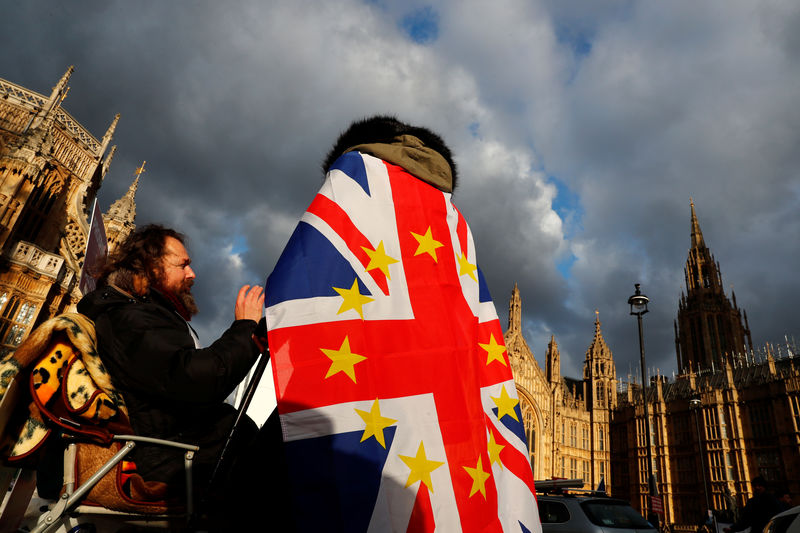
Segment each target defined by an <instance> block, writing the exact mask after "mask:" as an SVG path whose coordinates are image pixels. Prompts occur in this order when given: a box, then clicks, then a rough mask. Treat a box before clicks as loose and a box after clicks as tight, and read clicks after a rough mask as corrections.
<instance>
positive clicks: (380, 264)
mask: <svg viewBox="0 0 800 533" xmlns="http://www.w3.org/2000/svg"><path fill="white" fill-rule="evenodd" d="M361 249H362V250H364V251H365V252H366V253H367V255H368V256H369V264H368V265H367V272H369V271H370V270H374V269H376V268H378V269H380V271H381V272H383V275H384V276H386V279H392V278H391V277H390V276H389V265H391V264H394V263H398V262H399V261H398V260H397V259H395V258H394V257H390V256H388V255H386V251H385V250H384V249H383V241H381V242H379V243H378V247H377V248H375V249H374V250H370V249H369V248H367V247H366V246H362V247H361Z"/></svg>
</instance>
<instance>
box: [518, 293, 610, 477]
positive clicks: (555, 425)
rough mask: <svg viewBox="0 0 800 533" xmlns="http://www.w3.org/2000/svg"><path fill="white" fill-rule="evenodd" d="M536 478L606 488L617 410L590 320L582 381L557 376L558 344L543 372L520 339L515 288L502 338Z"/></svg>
mask: <svg viewBox="0 0 800 533" xmlns="http://www.w3.org/2000/svg"><path fill="white" fill-rule="evenodd" d="M505 342H506V348H507V349H508V354H509V359H510V361H511V367H512V369H513V372H514V379H515V381H516V384H517V392H518V393H519V398H520V409H521V412H522V417H523V421H524V424H525V430H526V433H527V436H528V450H529V454H530V461H531V466H532V468H533V474H534V477H535V478H536V479H550V478H553V477H562V478H570V479H576V478H582V479H583V480H584V482H585V484H586V485H588V486H589V487H597V485H598V484H599V483H600V480H602V479H605V483H606V485H607V484H608V483H609V481H608V477H609V465H610V460H611V456H610V447H609V422H610V415H611V412H612V411H613V410H614V409H615V408H616V405H617V394H616V390H617V378H616V370H615V367H614V360H613V358H612V354H611V350H610V349H609V348H608V345H607V344H606V341H605V340H604V339H603V334H602V332H601V330H600V319H599V315H598V318H596V320H595V331H594V339H593V340H592V343H591V345H590V346H589V348H588V350H586V360H585V361H584V363H583V379H582V380H576V379H570V378H564V377H562V376H561V359H560V355H559V352H558V345H557V344H556V341H555V339H554V338H551V339H550V343H549V345H548V347H547V353H546V354H545V369H544V370H542V369H541V367H539V364H538V363H537V362H536V359H534V357H533V352H531V349H530V348H529V347H528V343H527V342H526V341H525V339H524V338H523V336H522V301H521V298H520V293H519V288H518V287H517V286H516V285H515V286H514V290H513V292H512V294H511V303H510V305H509V312H508V330H507V331H506V334H505Z"/></svg>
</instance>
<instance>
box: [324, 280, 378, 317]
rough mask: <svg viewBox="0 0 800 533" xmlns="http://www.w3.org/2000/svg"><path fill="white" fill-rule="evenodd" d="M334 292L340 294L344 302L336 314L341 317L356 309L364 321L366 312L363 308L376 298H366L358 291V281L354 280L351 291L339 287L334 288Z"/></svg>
mask: <svg viewBox="0 0 800 533" xmlns="http://www.w3.org/2000/svg"><path fill="white" fill-rule="evenodd" d="M333 290H335V291H336V292H338V293H339V296H341V297H342V299H343V300H344V301H343V302H342V305H341V307H339V311H337V312H336V314H337V315H341V314H342V313H344V312H345V311H349V310H350V309H355V310H356V312H357V313H358V315H359V316H360V317H361V320H364V311H363V309H362V307H363V306H364V304H367V303H369V302H372V301H374V298H370V297H369V296H365V295H363V294H361V293H360V292H359V291H358V279H354V280H353V286H352V287H350V288H349V289H340V288H339V287H334V288H333Z"/></svg>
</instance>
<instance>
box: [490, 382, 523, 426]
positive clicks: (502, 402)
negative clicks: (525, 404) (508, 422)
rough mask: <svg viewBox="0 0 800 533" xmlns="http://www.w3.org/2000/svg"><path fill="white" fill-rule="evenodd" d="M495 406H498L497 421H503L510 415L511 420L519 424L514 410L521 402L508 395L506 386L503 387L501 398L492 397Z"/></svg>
mask: <svg viewBox="0 0 800 533" xmlns="http://www.w3.org/2000/svg"><path fill="white" fill-rule="evenodd" d="M490 398H491V399H492V401H493V402H494V404H495V405H496V406H497V419H498V420H502V418H503V417H504V416H505V415H509V416H510V417H511V418H513V419H514V420H516V421H517V422H519V418H517V413H516V412H515V411H514V408H515V407H516V406H517V404H518V403H519V400H515V399H514V398H512V397H511V396H509V395H508V393H507V392H506V387H505V385H504V386H503V392H501V393H500V397H499V398H495V397H494V396H490Z"/></svg>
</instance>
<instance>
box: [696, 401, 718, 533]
mask: <svg viewBox="0 0 800 533" xmlns="http://www.w3.org/2000/svg"><path fill="white" fill-rule="evenodd" d="M702 407H703V403H702V402H701V401H700V398H697V397H694V398H692V399H691V400H689V409H691V410H692V411H693V412H694V427H695V429H696V430H697V448H698V451H699V452H700V472H701V473H702V474H703V493H704V494H705V496H706V512H711V503H710V501H709V499H708V484H707V482H706V462H705V459H704V458H703V456H704V455H705V452H704V450H703V441H702V437H701V435H702V434H701V433H700V419H699V416H700V409H701V408H702ZM711 521H712V525H713V526H714V531H717V517H716V516H714V513H713V512H711Z"/></svg>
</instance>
